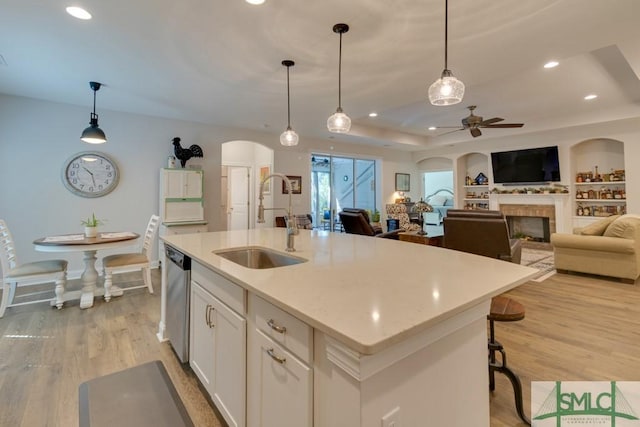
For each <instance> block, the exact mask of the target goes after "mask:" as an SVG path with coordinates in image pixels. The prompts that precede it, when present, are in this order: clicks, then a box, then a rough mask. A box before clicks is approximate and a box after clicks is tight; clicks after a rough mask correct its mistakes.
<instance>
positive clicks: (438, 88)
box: [429, 70, 464, 105]
mask: <svg viewBox="0 0 640 427" xmlns="http://www.w3.org/2000/svg"><path fill="white" fill-rule="evenodd" d="M463 97H464V83H462V82H461V81H460V80H458V79H456V78H455V77H454V76H453V74H451V71H449V70H444V71H443V72H442V77H440V78H439V79H438V80H436V81H435V82H433V84H432V85H431V86H430V87H429V101H430V102H431V104H433V105H454V104H457V103H459V102H461V101H462V98H463Z"/></svg>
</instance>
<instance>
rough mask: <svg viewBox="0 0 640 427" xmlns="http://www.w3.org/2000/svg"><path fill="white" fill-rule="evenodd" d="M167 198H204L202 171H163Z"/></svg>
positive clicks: (164, 195)
mask: <svg viewBox="0 0 640 427" xmlns="http://www.w3.org/2000/svg"><path fill="white" fill-rule="evenodd" d="M162 175H163V178H162V180H163V182H164V194H163V195H162V196H163V197H165V198H170V199H171V198H187V199H201V198H202V178H203V175H202V171H201V170H189V169H163V170H162Z"/></svg>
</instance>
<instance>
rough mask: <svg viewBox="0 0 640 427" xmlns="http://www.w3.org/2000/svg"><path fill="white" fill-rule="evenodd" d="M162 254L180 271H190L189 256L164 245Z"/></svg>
mask: <svg viewBox="0 0 640 427" xmlns="http://www.w3.org/2000/svg"><path fill="white" fill-rule="evenodd" d="M164 252H165V254H166V255H167V259H168V260H169V261H170V262H171V263H173V264H175V265H176V266H177V267H179V268H180V270H184V271H189V270H191V258H190V257H189V256H187V255H185V254H183V253H182V252H180V251H179V250H177V249H175V248H173V247H171V246H168V245H165V249H164Z"/></svg>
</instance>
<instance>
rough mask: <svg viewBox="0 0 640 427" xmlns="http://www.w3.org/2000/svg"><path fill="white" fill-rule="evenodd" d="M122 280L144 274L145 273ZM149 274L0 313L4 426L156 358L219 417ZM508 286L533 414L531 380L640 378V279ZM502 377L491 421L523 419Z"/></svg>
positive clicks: (507, 425) (65, 418)
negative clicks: (85, 296)
mask: <svg viewBox="0 0 640 427" xmlns="http://www.w3.org/2000/svg"><path fill="white" fill-rule="evenodd" d="M118 280H119V282H118V283H122V281H123V280H125V281H132V282H136V283H138V282H140V281H141V276H140V275H139V273H136V274H134V273H131V274H127V275H123V276H119V277H118ZM153 280H154V284H155V289H156V294H155V295H149V294H147V293H146V290H144V289H137V290H133V291H130V292H126V293H125V295H124V296H123V297H120V298H115V299H113V300H112V301H111V302H110V303H105V302H103V301H101V300H96V304H95V306H94V307H93V308H91V309H88V310H80V309H79V308H78V305H77V302H76V303H75V304H74V303H72V304H71V305H67V306H65V308H64V309H63V310H61V311H58V310H55V309H52V308H49V307H48V306H47V305H46V304H36V305H29V306H23V307H15V308H10V309H8V311H7V313H6V314H5V317H4V318H3V319H0V426H2V427H4V426H12V427H14V426H24V427H35V426H38V427H40V426H60V427H63V426H64V427H73V426H77V425H78V386H79V385H80V384H81V383H82V382H84V381H86V380H89V379H91V378H95V377H98V376H101V375H105V374H108V373H111V372H115V371H119V370H122V369H125V368H128V367H132V366H136V365H139V364H141V363H144V362H148V361H151V360H158V359H159V360H161V361H162V362H163V363H164V365H165V366H166V368H167V371H168V372H169V375H170V376H171V379H172V381H173V383H174V384H175V386H176V389H177V390H178V392H179V394H180V396H181V397H182V400H183V401H184V403H185V406H186V407H187V410H188V411H189V414H190V416H191V418H192V419H193V421H194V424H195V425H196V426H198V427H204V426H213V427H217V426H220V425H222V424H221V423H220V422H219V421H218V420H217V418H216V415H215V413H214V412H213V410H212V409H211V407H210V406H209V403H208V402H207V400H206V399H205V398H204V397H203V394H202V392H201V391H200V389H199V387H198V384H197V380H196V378H195V376H194V374H193V373H192V372H191V370H190V369H189V368H185V367H183V366H181V365H180V364H179V363H178V362H177V358H176V357H175V355H174V354H173V351H172V350H171V349H170V347H169V345H168V344H167V343H159V342H158V341H157V339H156V336H155V334H156V332H157V327H158V318H159V306H160V295H159V289H160V286H159V273H158V270H155V271H154V273H153ZM72 286H73V285H72ZM509 295H511V296H512V297H514V298H516V299H517V300H518V301H520V302H521V303H523V304H524V305H525V307H526V310H527V314H526V318H525V319H524V320H523V321H520V322H515V323H500V324H497V325H496V333H497V337H498V339H499V340H500V341H501V342H502V343H503V344H504V346H505V348H506V350H507V355H508V361H509V366H511V368H512V369H513V370H515V371H516V372H517V373H518V374H519V375H520V378H521V380H522V383H523V388H524V396H525V412H526V413H527V414H529V413H530V403H529V399H530V384H531V381H532V380H534V381H536V380H541V381H542V380H545V381H553V380H629V381H631V380H640V339H639V338H640V337H639V335H640V327H639V326H640V288H639V287H638V285H627V284H622V283H619V282H616V281H613V280H612V281H609V280H605V279H601V278H595V277H589V276H582V275H563V274H557V275H555V276H553V277H551V278H549V279H547V280H545V281H543V282H540V283H536V282H529V283H526V284H524V285H522V286H520V287H519V288H517V289H515V290H513V291H511V292H509ZM496 383H497V384H496V391H495V392H494V393H493V395H492V397H491V426H492V427H503V426H504V427H518V426H524V423H522V422H521V421H520V419H519V418H518V416H517V414H516V412H515V409H514V405H513V392H512V389H511V385H510V383H509V382H508V380H507V379H506V378H505V377H504V376H502V375H500V374H497V375H496ZM460 409H461V410H464V408H460ZM405 427H424V426H405ZM435 427H440V426H435ZM471 427H472V426H471Z"/></svg>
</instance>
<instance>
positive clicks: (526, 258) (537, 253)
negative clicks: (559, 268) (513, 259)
mask: <svg viewBox="0 0 640 427" xmlns="http://www.w3.org/2000/svg"><path fill="white" fill-rule="evenodd" d="M520 265H525V266H527V267H531V268H535V269H537V270H539V271H540V274H538V275H537V276H536V277H534V278H533V279H531V280H532V281H534V282H541V281H543V280H544V279H546V278H547V277H549V276H551V275H553V274H555V272H556V269H555V265H554V263H553V251H546V250H541V249H530V248H526V247H525V248H522V257H521V259H520Z"/></svg>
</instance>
